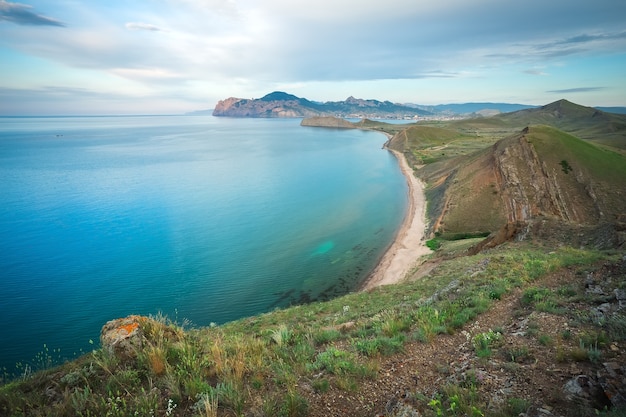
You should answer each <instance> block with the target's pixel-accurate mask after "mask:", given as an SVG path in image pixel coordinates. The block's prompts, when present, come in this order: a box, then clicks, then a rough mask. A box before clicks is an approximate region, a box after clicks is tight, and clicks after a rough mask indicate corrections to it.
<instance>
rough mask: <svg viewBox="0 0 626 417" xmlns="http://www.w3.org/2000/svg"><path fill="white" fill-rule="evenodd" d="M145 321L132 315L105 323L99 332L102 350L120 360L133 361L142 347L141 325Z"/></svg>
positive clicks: (145, 319)
mask: <svg viewBox="0 0 626 417" xmlns="http://www.w3.org/2000/svg"><path fill="white" fill-rule="evenodd" d="M147 320H149V319H148V318H147V317H143V316H135V315H133V316H128V317H125V318H121V319H115V320H111V321H109V322H107V323H106V324H105V325H104V326H102V331H101V332H100V344H101V346H102V348H103V349H104V350H106V351H108V352H109V353H111V354H113V355H115V356H117V357H118V358H120V359H122V360H129V359H135V358H136V357H137V351H138V350H140V349H141V348H142V347H143V345H144V339H145V338H144V331H143V325H144V324H145V323H146V321H147Z"/></svg>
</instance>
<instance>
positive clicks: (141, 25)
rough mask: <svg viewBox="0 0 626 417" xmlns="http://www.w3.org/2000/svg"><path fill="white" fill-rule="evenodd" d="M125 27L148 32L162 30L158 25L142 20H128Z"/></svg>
mask: <svg viewBox="0 0 626 417" xmlns="http://www.w3.org/2000/svg"><path fill="white" fill-rule="evenodd" d="M125 26H126V29H128V30H147V31H149V32H162V31H164V30H163V29H161V28H160V27H158V26H155V25H151V24H150V23H142V22H128V23H126V25H125Z"/></svg>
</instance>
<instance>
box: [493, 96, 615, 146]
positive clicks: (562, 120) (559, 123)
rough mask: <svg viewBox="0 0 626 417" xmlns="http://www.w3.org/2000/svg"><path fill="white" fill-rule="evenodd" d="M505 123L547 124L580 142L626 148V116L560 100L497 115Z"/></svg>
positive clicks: (497, 118)
mask: <svg viewBox="0 0 626 417" xmlns="http://www.w3.org/2000/svg"><path fill="white" fill-rule="evenodd" d="M493 119H495V120H500V121H502V122H505V123H506V124H509V125H510V124H523V125H524V126H531V125H538V124H547V125H550V126H554V127H556V128H558V129H560V130H563V131H565V132H568V133H570V134H573V135H575V136H577V137H579V138H581V139H586V140H591V141H598V142H600V143H604V144H607V145H610V146H613V147H616V148H620V149H626V115H624V114H616V113H608V112H604V111H602V110H598V109H595V108H593V107H586V106H581V105H578V104H575V103H572V102H570V101H567V100H558V101H555V102H554V103H550V104H546V105H545V106H541V107H538V108H532V109H525V110H519V111H516V112H512V113H506V114H501V115H497V116H494V117H493Z"/></svg>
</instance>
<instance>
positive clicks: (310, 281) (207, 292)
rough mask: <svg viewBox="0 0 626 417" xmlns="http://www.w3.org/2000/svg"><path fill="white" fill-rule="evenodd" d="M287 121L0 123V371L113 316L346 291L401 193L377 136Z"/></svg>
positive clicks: (259, 308)
mask: <svg viewBox="0 0 626 417" xmlns="http://www.w3.org/2000/svg"><path fill="white" fill-rule="evenodd" d="M299 123H300V120H299V119H297V120H296V119H229V118H214V117H210V116H167V117H156V116H145V117H93V118H91V117H81V118H0V328H1V329H2V337H1V338H0V369H1V368H2V367H6V368H7V369H8V370H9V371H11V370H13V369H15V363H16V362H18V361H21V362H23V363H29V362H37V360H36V359H35V358H36V357H37V354H38V353H39V352H42V351H44V350H45V349H44V344H46V349H47V350H48V351H49V354H50V355H51V356H54V357H55V358H56V357H58V356H60V357H62V358H72V357H73V356H74V354H75V353H79V352H80V351H81V350H82V351H89V350H90V349H93V348H94V347H96V346H97V344H98V338H99V332H100V328H101V327H102V325H103V324H104V323H105V322H106V321H108V320H111V319H114V318H117V317H123V316H126V315H129V314H145V315H148V314H157V313H159V312H161V313H163V314H165V315H167V316H168V317H170V318H172V319H175V320H178V321H182V320H183V319H188V320H190V321H191V322H192V323H193V324H194V325H198V326H202V325H208V324H210V323H217V324H220V323H224V322H226V321H229V320H234V319H237V318H240V317H244V316H249V315H254V314H257V313H260V312H265V311H270V310H272V309H275V308H279V307H285V306H288V305H290V304H294V303H299V302H304V301H308V300H316V299H327V298H331V297H333V296H336V295H339V294H344V293H346V292H350V291H352V290H354V289H355V288H356V287H357V286H358V284H359V283H361V282H362V281H363V279H364V278H365V277H366V276H367V275H368V273H369V272H370V271H371V269H372V268H373V267H374V266H375V264H376V262H377V261H378V259H379V258H380V256H382V254H383V252H384V250H385V249H386V247H387V246H388V245H389V243H390V242H391V240H392V239H393V236H394V234H395V232H396V230H397V229H398V227H399V225H400V223H401V222H402V219H403V216H404V213H405V210H406V207H407V189H406V182H405V180H404V178H403V177H402V175H401V173H400V170H399V168H398V164H397V162H396V161H395V159H394V157H393V155H391V154H390V153H389V152H387V151H385V150H382V149H381V146H382V144H383V143H384V142H385V139H386V138H385V137H384V136H383V135H381V134H378V133H374V132H363V131H358V130H334V129H320V128H307V127H301V126H300V125H299ZM90 339H91V340H93V341H94V342H95V344H94V345H91V344H90V343H89V341H90ZM56 350H60V352H57V351H56ZM53 351H54V353H53ZM33 365H34V366H37V365H38V364H37V363H33Z"/></svg>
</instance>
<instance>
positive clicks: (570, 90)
mask: <svg viewBox="0 0 626 417" xmlns="http://www.w3.org/2000/svg"><path fill="white" fill-rule="evenodd" d="M602 90H606V87H577V88H566V89H563V90H549V91H546V93H555V94H567V93H592V92H595V91H602Z"/></svg>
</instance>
